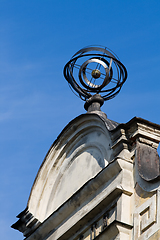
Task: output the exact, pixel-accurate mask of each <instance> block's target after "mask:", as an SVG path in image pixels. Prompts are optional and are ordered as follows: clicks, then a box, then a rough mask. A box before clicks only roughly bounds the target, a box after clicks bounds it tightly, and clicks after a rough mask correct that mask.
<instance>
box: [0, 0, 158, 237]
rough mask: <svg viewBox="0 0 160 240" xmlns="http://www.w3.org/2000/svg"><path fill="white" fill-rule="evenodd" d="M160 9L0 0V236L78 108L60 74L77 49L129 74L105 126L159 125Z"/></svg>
mask: <svg viewBox="0 0 160 240" xmlns="http://www.w3.org/2000/svg"><path fill="white" fill-rule="evenodd" d="M159 13H160V2H159V1H154V0H152V1H148V0H141V1H139V0H137V1H136V0H135V1H127V0H124V1H118V0H115V1H107V0H99V1H96V0H92V1H89V0H85V1H84V0H81V1H73V0H68V1H61V0H60V1H54V0H45V1H44V0H43V1H42V0H32V1H31V0H27V1H24V0H12V1H8V0H0V159H1V161H0V190H1V191H0V232H1V239H5V240H13V239H15V240H20V239H23V237H22V234H21V233H19V232H18V231H15V230H12V229H11V228H10V225H12V224H13V223H14V222H15V221H16V215H18V214H19V213H20V212H21V211H22V210H24V209H25V207H26V204H27V200H28V197H29V193H30V189H31V186H32V183H33V181H34V178H35V176H36V173H37V171H38V168H39V167H40V164H41V162H42V161H43V159H44V157H45V155H46V153H47V151H48V149H49V148H50V146H51V144H52V142H53V141H54V140H55V139H56V137H57V136H58V134H59V133H60V132H61V130H62V129H63V128H64V127H65V125H66V124H67V123H68V122H69V121H70V120H72V119H73V118H74V117H76V116H78V115H80V114H81V113H85V110H84V108H83V104H84V102H82V101H81V100H80V99H79V98H77V97H76V96H75V95H74V94H73V93H72V92H71V90H70V89H69V87H68V84H67V82H66V81H65V79H64V77H63V67H64V65H65V64H66V62H68V61H69V59H70V58H71V56H72V55H73V54H74V53H75V52H77V51H78V50H79V49H81V48H83V47H85V46H88V45H91V44H98V45H103V46H106V47H108V48H110V49H112V50H113V51H114V52H115V53H116V54H117V55H118V57H119V58H120V60H121V61H122V63H123V64H124V65H125V66H126V68H127V70H128V79H127V81H126V83H125V84H124V86H123V88H122V90H121V92H120V93H119V95H118V96H117V97H116V98H114V99H113V100H110V101H108V102H105V104H104V106H103V107H102V110H103V111H104V112H105V113H106V114H107V115H108V118H110V119H112V120H115V121H117V122H124V123H125V122H127V121H129V120H130V119H131V118H133V117H134V116H137V117H142V118H144V119H147V120H150V121H152V122H155V123H158V124H160V111H159V102H160V96H159V94H160V93H159V92H160V74H159V70H160V14H159Z"/></svg>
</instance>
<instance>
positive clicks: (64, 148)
mask: <svg viewBox="0 0 160 240" xmlns="http://www.w3.org/2000/svg"><path fill="white" fill-rule="evenodd" d="M159 142H160V125H157V124H153V123H151V122H149V121H146V120H144V119H141V118H136V117H135V118H133V119H132V120H131V121H129V122H128V123H126V124H119V125H118V124H117V123H115V122H113V121H111V120H109V119H107V118H106V117H105V115H104V114H102V113H100V112H99V113H96V112H95V113H87V114H83V115H81V116H79V117H77V118H76V119H74V120H73V121H71V122H70V123H69V124H68V125H67V126H66V127H65V129H64V130H63V131H62V133H61V134H60V135H59V137H58V138H57V140H56V141H55V142H54V143H53V145H52V146H51V148H50V150H49V152H48V154H47V155H46V158H45V159H44V161H43V163H42V165H41V167H40V169H39V172H38V174H37V177H36V179H35V182H34V184H33V187H32V190H31V194H30V197H29V200H28V204H27V208H26V209H25V210H24V211H23V212H22V213H21V214H19V215H18V218H19V220H18V221H17V222H16V223H15V224H13V226H12V227H13V228H15V229H18V230H19V231H21V232H23V234H24V236H25V238H26V240H82V239H83V240H93V239H96V240H146V239H149V240H153V239H160V178H159V176H160V172H159V156H158V154H157V150H156V149H157V147H158V144H159Z"/></svg>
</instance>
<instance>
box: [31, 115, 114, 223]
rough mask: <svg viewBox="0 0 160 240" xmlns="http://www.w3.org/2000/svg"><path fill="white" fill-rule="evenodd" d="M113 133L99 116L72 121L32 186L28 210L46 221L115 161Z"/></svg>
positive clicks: (78, 118)
mask: <svg viewBox="0 0 160 240" xmlns="http://www.w3.org/2000/svg"><path fill="white" fill-rule="evenodd" d="M111 145H112V144H111V139H110V133H109V131H108V130H107V128H106V126H105V123H104V122H103V121H102V119H101V118H100V117H99V116H98V115H96V114H84V115H81V116H79V117H77V118H76V119H74V120H73V121H71V122H70V123H69V124H68V125H67V126H66V127H65V128H64V130H63V131H62V133H61V134H60V135H59V137H58V138H57V140H56V141H55V142H54V143H53V145H52V146H51V148H50V150H49V151H48V153H47V155H46V157H45V159H44V161H43V163H42V165H41V167H40V169H39V171H38V174H37V176H36V179H35V181H34V184H33V186H32V190H31V194H30V197H29V200H28V209H29V211H30V212H31V213H32V214H33V215H34V217H36V218H37V219H38V220H39V221H41V222H42V221H44V220H45V219H46V218H47V217H48V216H49V215H51V214H52V213H53V212H54V211H55V210H56V209H58V208H59V207H60V206H61V205H62V204H63V203H64V202H65V201H67V200H68V199H69V198H70V197H71V196H72V195H73V194H74V193H75V192H77V191H78V190H79V189H80V188H81V187H82V186H83V185H84V184H85V183H86V182H88V181H89V180H90V179H92V178H94V177H95V176H96V175H97V174H98V173H99V172H100V171H101V170H102V169H103V168H105V167H106V166H107V165H108V163H109V162H110V161H111V158H112V149H111Z"/></svg>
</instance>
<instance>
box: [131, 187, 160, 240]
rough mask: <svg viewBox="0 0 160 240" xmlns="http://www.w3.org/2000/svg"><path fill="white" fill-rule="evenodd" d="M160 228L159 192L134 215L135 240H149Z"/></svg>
mask: <svg viewBox="0 0 160 240" xmlns="http://www.w3.org/2000/svg"><path fill="white" fill-rule="evenodd" d="M159 228H160V194H159V191H157V192H156V193H155V194H154V195H153V196H152V197H151V198H150V199H148V200H147V201H146V202H144V203H143V204H142V205H141V206H140V207H138V208H137V209H136V211H135V214H134V239H135V240H137V239H138V240H141V239H149V237H150V236H151V235H152V234H154V233H155V232H156V231H157V230H159Z"/></svg>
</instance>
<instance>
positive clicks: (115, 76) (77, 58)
mask: <svg viewBox="0 0 160 240" xmlns="http://www.w3.org/2000/svg"><path fill="white" fill-rule="evenodd" d="M64 77H65V78H66V80H67V81H68V83H69V86H70V88H71V89H72V90H73V92H74V93H75V94H76V95H78V96H79V97H80V98H81V99H82V100H84V101H86V100H87V99H89V98H90V97H92V96H93V95H95V94H100V95H101V97H102V98H103V99H104V100H109V99H112V98H114V97H115V96H116V95H117V94H118V93H119V91H120V90H121V87H122V85H123V84H124V82H125V81H126V79H127V70H126V68H125V66H124V65H123V64H122V63H121V62H120V60H119V58H118V57H117V56H116V54H115V53H113V52H112V51H111V50H109V49H108V48H106V47H102V46H89V47H85V48H82V49H81V50H79V51H78V52H77V53H75V54H74V55H73V56H72V58H71V60H70V61H69V62H68V63H67V64H66V65H65V67H64Z"/></svg>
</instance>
